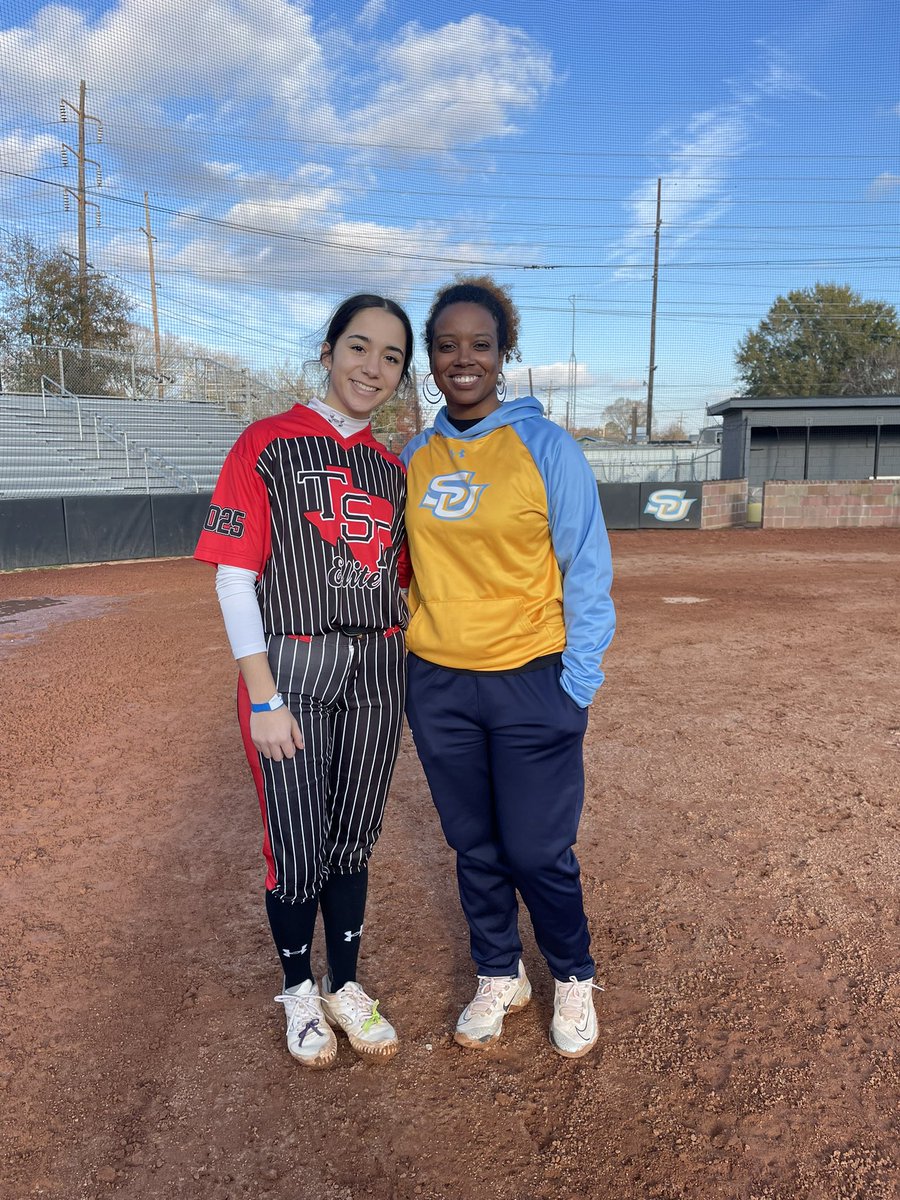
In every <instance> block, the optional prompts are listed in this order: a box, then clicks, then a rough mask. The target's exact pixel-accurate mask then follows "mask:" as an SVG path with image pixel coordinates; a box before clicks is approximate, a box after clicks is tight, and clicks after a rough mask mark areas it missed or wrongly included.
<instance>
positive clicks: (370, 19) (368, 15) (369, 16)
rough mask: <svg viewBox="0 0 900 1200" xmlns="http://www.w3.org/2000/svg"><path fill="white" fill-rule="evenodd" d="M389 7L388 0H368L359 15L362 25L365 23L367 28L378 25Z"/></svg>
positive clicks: (358, 18)
mask: <svg viewBox="0 0 900 1200" xmlns="http://www.w3.org/2000/svg"><path fill="white" fill-rule="evenodd" d="M386 8H387V0H366V3H365V4H364V5H363V7H362V9H361V10H360V14H359V16H358V17H357V20H358V21H359V23H360V25H364V26H365V27H366V29H371V28H372V26H373V25H377V23H378V21H379V20H380V19H381V17H383V16H384V12H385V9H386Z"/></svg>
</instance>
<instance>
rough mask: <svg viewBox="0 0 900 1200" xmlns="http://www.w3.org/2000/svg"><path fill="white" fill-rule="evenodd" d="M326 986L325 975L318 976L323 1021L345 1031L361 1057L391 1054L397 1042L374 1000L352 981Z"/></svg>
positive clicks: (392, 1030)
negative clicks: (321, 978)
mask: <svg viewBox="0 0 900 1200" xmlns="http://www.w3.org/2000/svg"><path fill="white" fill-rule="evenodd" d="M330 989H331V980H330V979H329V978H328V976H327V975H326V976H325V978H324V979H323V980H322V1011H323V1012H324V1013H325V1019H326V1021H328V1023H329V1024H330V1025H333V1026H334V1028H335V1029H338V1030H340V1031H341V1033H344V1034H346V1035H347V1038H348V1039H349V1042H350V1045H351V1046H352V1047H353V1049H354V1050H355V1051H356V1053H357V1054H360V1055H362V1056H363V1058H368V1059H384V1058H393V1056H394V1055H395V1054H396V1053H397V1049H398V1047H399V1045H400V1042H399V1039H398V1037H397V1031H396V1030H395V1029H394V1027H393V1025H392V1024H391V1023H390V1021H388V1020H387V1019H386V1018H385V1017H383V1016H382V1015H381V1013H380V1012H379V1011H378V1001H377V1000H373V999H372V998H371V997H370V996H367V995H366V993H365V992H364V991H363V990H362V988H361V987H360V986H359V984H358V983H356V982H354V981H351V982H350V983H345V984H344V986H343V987H342V988H340V989H339V990H338V991H336V992H332V991H331V990H330Z"/></svg>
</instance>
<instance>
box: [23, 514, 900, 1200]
mask: <svg viewBox="0 0 900 1200" xmlns="http://www.w3.org/2000/svg"><path fill="white" fill-rule="evenodd" d="M614 553H615V561H616V567H617V583H616V600H617V603H618V607H619V614H620V630H619V633H618V635H617V640H616V642H615V645H614V647H613V650H612V651H611V653H610V655H609V658H608V683H607V685H606V686H605V687H604V689H603V691H602V693H601V697H600V699H599V700H598V703H597V704H596V705H595V707H594V710H593V712H592V716H591V723H590V731H589V735H588V755H587V761H588V775H589V784H588V800H587V806H586V809H585V816H584V820H583V824H582V834H581V839H580V843H579V853H580V858H581V863H582V870H583V874H584V881H585V892H586V899H587V905H588V912H589V915H590V918H591V922H592V927H593V932H594V950H595V953H596V956H597V959H598V961H599V962H600V963H601V964H602V966H601V977H602V980H603V982H604V983H605V985H606V989H607V990H606V993H605V996H604V997H603V998H602V999H601V1013H602V1027H603V1036H602V1042H601V1046H600V1048H599V1050H598V1052H597V1053H596V1055H594V1056H592V1057H590V1058H587V1059H583V1060H580V1061H577V1062H572V1061H565V1060H562V1059H560V1058H559V1057H558V1056H557V1055H555V1054H554V1053H553V1051H552V1050H551V1049H550V1046H549V1045H548V1042H547V1031H546V1030H547V1023H548V1019H549V1004H550V999H551V994H552V993H551V988H550V984H549V982H548V979H547V976H546V972H545V971H544V969H543V967H542V964H541V963H540V962H539V960H538V958H537V955H536V952H535V950H534V947H533V942H532V941H530V940H528V939H529V938H530V934H529V935H527V936H526V954H527V957H526V963H527V964H528V965H529V967H530V970H531V974H532V978H533V982H534V983H535V1002H534V1003H533V1004H532V1005H531V1006H530V1008H528V1009H527V1010H526V1011H525V1012H524V1013H522V1014H521V1015H519V1016H517V1017H515V1018H514V1019H511V1020H510V1022H509V1025H508V1036H506V1037H505V1038H504V1040H503V1041H502V1043H501V1044H500V1045H499V1046H498V1047H496V1048H495V1049H494V1050H492V1051H489V1052H485V1053H482V1054H478V1053H473V1052H466V1051H464V1050H462V1049H460V1048H459V1047H457V1046H455V1045H454V1044H453V1043H452V1042H451V1040H450V1036H449V1029H450V1027H451V1025H452V1022H453V1021H454V1020H455V1018H456V1015H457V1013H458V1011H459V1009H460V1007H461V1006H462V1004H463V1003H464V1002H465V1001H466V1000H467V999H468V998H469V994H470V992H471V989H472V986H473V978H472V969H471V965H470V963H469V960H468V957H467V946H466V937H465V932H464V927H463V922H462V919H461V917H460V915H459V912H458V909H457V904H456V899H455V885H454V879H453V870H452V862H451V858H450V855H449V853H448V851H447V849H446V847H445V846H444V844H443V841H442V839H441V836H440V832H439V829H438V826H437V822H436V818H435V816H434V813H433V810H432V808H431V804H430V801H429V799H428V795H427V792H426V789H425V787H424V784H423V779H422V776H421V773H420V770H419V767H418V763H417V761H416V759H415V755H414V753H413V751H412V747H411V744H410V740H409V737H408V734H407V735H405V736H404V744H403V749H402V753H401V760H400V764H399V766H398V771H397V775H396V778H395V783H394V787H393V792H392V800H391V804H390V808H389V817H388V821H387V824H386V827H385V832H384V836H383V838H382V841H381V843H380V844H379V847H378V849H377V851H376V855H375V858H374V859H373V863H372V891H371V897H372V898H371V907H370V912H369V920H368V935H367V941H366V943H365V946H364V951H363V954H364V962H363V970H364V975H363V978H364V979H365V981H366V982H367V984H368V985H370V990H371V991H372V992H373V993H374V994H375V995H378V996H380V997H381V999H382V1004H383V1006H384V1008H385V1010H386V1011H387V1013H388V1014H389V1015H390V1017H391V1018H392V1020H393V1021H394V1022H395V1024H396V1025H397V1026H398V1028H399V1031H400V1033H401V1036H402V1038H403V1044H402V1046H401V1051H400V1054H399V1056H398V1057H397V1058H396V1059H395V1060H394V1061H393V1062H391V1063H390V1064H386V1065H381V1066H371V1065H368V1064H363V1063H360V1062H358V1061H356V1060H354V1059H353V1058H352V1057H351V1054H350V1051H349V1049H348V1048H347V1044H346V1042H344V1043H342V1045H341V1051H340V1057H339V1060H338V1065H337V1067H336V1068H335V1069H334V1070H332V1071H330V1072H322V1073H310V1072H304V1070H303V1069H302V1068H301V1067H299V1066H297V1065H295V1064H294V1062H293V1061H292V1060H291V1059H290V1057H289V1056H288V1054H287V1052H286V1050H285V1049H284V1047H283V1041H282V1038H283V1035H282V1022H283V1015H282V1010H281V1008H280V1006H276V1005H274V1004H273V1003H272V997H273V995H274V994H275V992H276V990H277V988H278V984H279V978H278V972H277V966H276V961H275V957H274V953H273V951H272V949H271V947H270V944H269V934H268V931H267V928H266V925H265V919H264V911H263V905H262V883H263V872H262V860H261V857H260V855H259V845H260V841H261V834H260V830H259V827H258V826H259V815H258V810H257V807H256V801H255V796H254V794H253V792H252V789H251V785H250V779H249V773H248V772H247V768H246V764H245V762H244V761H243V758H242V751H241V747H240V742H239V739H238V736H237V732H236V728H235V723H234V718H233V715H232V707H233V705H232V695H233V683H234V667H233V664H232V663H230V661H229V656H228V652H227V650H226V643H225V637H224V633H223V631H222V628H221V622H220V618H219V615H218V611H217V608H216V605H215V602H214V593H213V589H212V574H211V572H210V571H209V569H208V568H206V567H203V566H200V565H198V564H194V563H192V562H189V561H172V562H150V563H143V564H121V565H116V566H100V567H85V568H77V569H67V570H58V571H31V572H22V573H18V574H11V575H5V576H0V670H2V678H3V701H4V703H3V719H4V727H5V728H4V739H3V752H2V753H3V757H2V760H0V772H2V783H3V793H2V811H3V823H2V824H3V828H2V835H0V836H2V842H0V849H2V855H0V863H2V869H3V873H2V876H0V878H2V885H0V886H2V900H3V912H4V921H3V927H2V934H0V958H2V975H0V983H2V1011H3V1016H2V1023H3V1025H4V1027H5V1028H4V1033H5V1042H4V1046H3V1049H2V1050H0V1096H2V1105H3V1115H2V1131H3V1132H2V1149H0V1196H2V1197H3V1198H4V1200H24V1198H26V1197H32V1196H44V1197H52V1198H54V1200H80V1198H88V1197H89V1198H92V1200H93V1198H94V1197H106V1196H113V1195H115V1196H116V1197H120V1198H122V1200H126V1198H127V1200H163V1198H165V1200H174V1198H177V1197H190V1198H196V1200H226V1198H227V1200H230V1198H232V1197H238V1198H239V1197H253V1198H254V1200H367V1198H369V1197H372V1198H374V1200H538V1198H545V1200H570V1198H572V1200H574V1198H575V1197H579V1198H580V1197H604V1198H605V1197H610V1198H612V1197H615V1198H616V1200H653V1198H656V1200H664V1198H665V1200H674V1198H676V1197H690V1198H692V1200H694V1198H696V1200H720V1198H721V1200H890V1198H891V1197H896V1196H898V1195H900V1188H898V1157H897V1145H898V1131H900V1130H898V1127H900V1119H898V1118H900V1038H898V1034H900V973H898V972H900V962H898V959H900V955H898V925H900V901H898V893H897V881H898V878H900V849H898V847H900V813H898V807H900V806H898V796H900V705H898V700H897V696H898V683H897V681H898V650H897V647H898V644H900V615H898V613H900V609H898V596H900V531H898V532H888V531H871V532H869V531H840V532H834V533H815V534H813V533H789V534H776V533H763V532H761V531H752V532H751V531H744V530H737V531H729V532H727V533H718V534H694V533H686V532H682V533H652V532H648V533H634V534H627V533H623V534H618V535H616V536H615V537H614ZM12 600H27V601H35V600H40V601H46V600H56V601H60V603H44V604H42V605H41V606H39V607H35V606H24V605H22V604H18V605H16V604H10V603H8V602H9V601H12ZM316 960H317V962H318V963H321V947H318V948H317V954H316Z"/></svg>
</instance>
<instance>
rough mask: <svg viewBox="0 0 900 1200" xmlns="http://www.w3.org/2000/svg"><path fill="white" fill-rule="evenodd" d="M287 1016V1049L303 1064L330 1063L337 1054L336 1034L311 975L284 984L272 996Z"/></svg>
mask: <svg viewBox="0 0 900 1200" xmlns="http://www.w3.org/2000/svg"><path fill="white" fill-rule="evenodd" d="M275 1002H276V1004H283V1005H284V1011H285V1014H286V1016H287V1044H288V1050H290V1052H291V1054H293V1056H294V1058H296V1059H297V1061H298V1062H301V1063H303V1065H304V1066H305V1067H314V1068H319V1067H330V1066H331V1064H332V1063H333V1062H334V1060H335V1059H336V1058H337V1038H336V1037H335V1036H334V1034H333V1033H332V1032H331V1027H330V1026H329V1024H328V1022H327V1021H326V1020H325V1016H324V1013H323V1012H322V1000H321V998H320V996H319V989H318V988H317V987H316V985H315V982H314V981H313V980H312V979H307V980H304V982H303V983H298V984H295V986H294V987H289V988H285V989H284V991H283V992H281V993H279V995H277V996H276V997H275Z"/></svg>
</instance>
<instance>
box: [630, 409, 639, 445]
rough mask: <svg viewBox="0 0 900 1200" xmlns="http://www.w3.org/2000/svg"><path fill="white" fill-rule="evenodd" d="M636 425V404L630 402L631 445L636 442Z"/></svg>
mask: <svg viewBox="0 0 900 1200" xmlns="http://www.w3.org/2000/svg"><path fill="white" fill-rule="evenodd" d="M637 427H638V406H637V405H636V404H632V406H631V444H632V446H633V445H634V444H635V443H636V442H637Z"/></svg>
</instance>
